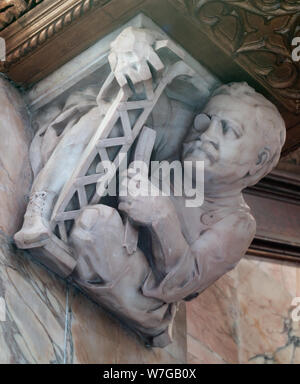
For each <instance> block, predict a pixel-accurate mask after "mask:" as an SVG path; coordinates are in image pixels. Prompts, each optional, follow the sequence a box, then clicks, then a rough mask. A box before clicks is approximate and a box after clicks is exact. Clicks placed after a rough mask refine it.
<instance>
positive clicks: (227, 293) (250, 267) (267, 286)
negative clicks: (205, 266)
mask: <svg viewBox="0 0 300 384" xmlns="http://www.w3.org/2000/svg"><path fill="white" fill-rule="evenodd" d="M299 288H300V266H299V264H296V263H295V264H293V263H286V262H272V261H270V260H264V259H255V258H245V259H243V260H242V261H241V262H240V263H239V265H238V267H237V268H236V270H235V271H233V272H231V273H229V274H227V275H225V276H223V277H222V278H221V279H220V280H219V281H218V282H216V283H215V284H214V285H213V286H211V287H210V288H208V289H207V290H206V291H205V292H204V293H203V294H202V295H200V296H199V297H198V298H197V299H196V300H195V301H193V302H191V303H188V306H187V313H188V319H187V321H188V362H190V363H199V364H201V363H208V364H216V363H221V362H225V363H251V364H287V363H294V364H299V363H300V324H299V322H293V321H292V318H291V311H292V309H293V307H292V306H291V304H292V299H293V298H294V297H299V296H300V290H299Z"/></svg>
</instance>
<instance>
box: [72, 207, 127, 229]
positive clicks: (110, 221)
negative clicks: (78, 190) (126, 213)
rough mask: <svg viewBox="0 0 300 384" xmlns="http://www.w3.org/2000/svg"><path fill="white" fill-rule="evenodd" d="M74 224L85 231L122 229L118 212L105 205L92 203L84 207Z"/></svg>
mask: <svg viewBox="0 0 300 384" xmlns="http://www.w3.org/2000/svg"><path fill="white" fill-rule="evenodd" d="M76 225H77V226H79V227H80V228H81V229H84V230H86V231H91V232H94V231H97V233H99V230H100V231H102V230H104V231H105V230H108V229H109V228H112V227H113V228H114V229H115V230H119V231H123V222H122V219H121V216H120V214H119V212H118V211H117V210H116V209H114V208H111V207H109V206H107V205H101V204H99V205H93V206H88V207H86V208H84V210H83V211H82V213H81V214H80V216H79V217H78V219H77V220H76Z"/></svg>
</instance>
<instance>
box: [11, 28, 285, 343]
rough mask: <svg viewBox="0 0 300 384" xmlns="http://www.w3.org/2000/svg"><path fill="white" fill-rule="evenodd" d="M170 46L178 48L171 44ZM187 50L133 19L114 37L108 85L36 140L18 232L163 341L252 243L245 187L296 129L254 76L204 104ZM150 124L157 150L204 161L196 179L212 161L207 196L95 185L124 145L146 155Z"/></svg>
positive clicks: (149, 336) (56, 117)
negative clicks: (112, 190) (122, 192)
mask: <svg viewBox="0 0 300 384" xmlns="http://www.w3.org/2000/svg"><path fill="white" fill-rule="evenodd" d="M162 47H165V48H170V49H171V50H172V51H173V53H172V54H170V55H164V54H163V53H162V54H161V55H159V54H158V53H157V51H158V49H160V48H162ZM175 56H176V57H177V59H178V57H180V56H181V52H180V49H178V48H177V47H175V46H173V45H172V44H171V43H170V42H168V41H165V40H164V38H163V37H162V36H160V35H159V34H158V33H156V32H153V31H148V30H140V29H134V28H131V27H130V28H127V29H125V30H124V31H123V32H122V33H121V34H120V36H119V37H118V38H117V39H116V40H115V41H114V43H113V44H112V46H111V54H110V56H109V62H110V65H111V69H112V75H110V76H109V77H108V79H107V81H106V82H105V84H104V86H103V87H102V89H101V91H100V93H99V94H98V96H97V93H96V91H95V88H92V87H91V88H87V89H86V90H85V91H84V92H82V93H80V94H79V93H78V94H72V95H70V96H69V98H68V100H67V101H66V104H65V106H64V108H63V110H59V109H57V108H56V107H53V110H50V111H49V116H43V119H44V120H45V121H44V122H43V124H42V125H41V127H40V129H39V131H38V133H37V135H36V137H35V139H34V141H33V143H32V151H31V160H32V165H33V170H34V173H35V176H36V177H35V181H34V184H33V187H32V194H31V197H30V202H29V204H28V207H27V211H26V214H25V218H24V224H23V227H22V229H21V230H20V231H19V232H18V233H17V234H16V235H15V241H16V244H17V245H18V246H19V247H20V248H38V249H39V250H40V248H39V247H44V249H46V250H47V252H48V253H50V258H51V257H53V259H52V262H53V266H54V269H55V265H58V264H59V263H60V262H61V263H62V264H63V263H64V266H65V267H66V271H67V272H66V275H69V276H71V277H72V279H73V281H74V282H75V284H77V285H78V286H80V287H81V289H83V290H84V291H85V292H86V293H87V294H88V295H90V296H91V297H92V298H93V299H94V300H96V301H97V302H99V303H100V304H101V305H103V306H104V307H106V308H107V309H109V310H110V311H111V312H112V313H114V314H116V315H117V316H118V317H119V318H120V319H121V321H124V322H126V323H127V324H128V325H129V326H130V327H131V328H132V329H134V330H135V331H136V332H138V333H139V334H140V335H141V336H142V337H143V338H144V339H145V340H146V342H147V343H148V344H149V345H153V346H159V347H163V346H165V345H167V344H168V343H169V342H170V340H171V327H172V321H173V318H174V316H175V314H176V305H177V303H178V302H179V301H181V300H190V299H192V298H193V297H195V296H197V295H198V294H199V293H201V292H202V291H203V290H204V289H206V288H207V287H208V286H209V285H210V284H212V283H214V282H215V281H216V280H217V279H218V278H219V277H221V276H222V275H223V274H225V273H226V272H228V271H229V270H231V269H232V268H234V266H235V265H236V264H237V263H238V261H239V260H240V259H241V258H242V257H243V255H244V254H245V252H246V251H247V249H248V247H249V245H250V243H251V241H252V239H253V237H254V234H255V220H254V218H253V217H252V215H251V213H250V210H249V207H248V206H247V205H246V203H245V201H244V199H243V195H242V190H243V189H244V188H245V187H247V186H249V185H253V184H255V183H256V182H258V181H259V180H260V179H261V178H262V177H264V176H265V175H266V174H267V173H268V172H270V171H271V170H272V169H273V167H275V165H276V164H277V162H278V160H279V157H280V152H281V148H282V145H283V143H284V140H285V126H284V122H283V119H282V118H281V116H280V114H279V112H278V111H277V109H276V107H275V106H274V105H273V104H272V103H270V102H269V101H268V100H266V99H265V98H264V97H263V96H262V95H260V94H258V93H256V92H255V91H254V89H252V88H251V87H249V86H248V85H247V84H246V83H235V84H229V85H224V86H221V87H220V88H218V89H217V90H216V91H215V92H214V93H213V95H212V97H211V99H210V101H209V102H208V104H207V105H206V106H205V108H204V109H203V111H202V112H201V113H199V111H198V110H197V105H195V103H194V101H193V100H191V99H195V95H197V83H196V81H194V79H193V73H192V71H189V70H188V68H186V66H184V65H183V64H182V62H179V63H178V62H177V63H175V64H174V57H175ZM177 59H176V60H175V61H177ZM168 68H171V70H170V71H169V72H164V71H167V70H168ZM166 73H167V75H166ZM178 76H179V83H176V80H175V82H174V81H173V80H174V79H176V78H178ZM172 81H173V82H172ZM166 84H169V86H167V87H166ZM119 87H121V91H119ZM189 99H190V102H189ZM130 103H131V104H130ZM200 104H201V102H200V100H199V105H200ZM126 108H127V109H126ZM124 110H125V113H124ZM141 111H142V112H141ZM117 117H120V119H119V120H118V119H117ZM99 124H100V128H99ZM144 125H145V126H147V127H150V128H151V129H152V130H154V136H153V135H152V136H151V133H150V136H148V137H147V135H146V136H144V138H145V137H147V139H146V142H147V143H148V144H149V142H150V141H151V140H152V139H153V143H154V139H155V137H156V139H155V143H154V148H153V151H152V160H153V159H156V160H169V161H171V160H174V159H180V160H182V161H192V162H193V167H194V168H195V169H194V170H192V171H193V172H192V171H191V173H190V174H189V175H187V177H189V178H190V180H193V178H194V172H195V171H196V172H197V169H196V168H197V163H196V161H199V160H201V161H204V181H205V184H204V203H203V205H202V206H201V207H193V208H189V207H186V204H185V199H186V196H184V195H183V196H181V197H180V196H173V195H171V196H170V197H166V196H142V195H141V194H140V195H139V194H138V195H136V194H135V193H133V191H132V190H131V188H130V187H129V194H128V196H119V197H117V198H116V199H112V200H111V201H110V202H109V204H108V205H107V204H105V201H104V200H103V199H102V196H100V195H97V192H96V193H95V189H92V188H91V190H89V189H88V188H87V189H85V187H87V186H89V187H92V182H91V180H93V183H94V184H95V183H96V184H97V182H98V180H99V176H100V175H101V172H103V169H101V165H99V164H101V160H104V159H105V158H106V159H110V160H111V159H112V158H115V157H116V153H117V152H116V146H117V145H120V146H122V150H121V152H122V151H125V152H126V151H127V152H128V153H131V156H133V155H134V151H133V150H132V149H131V148H133V147H131V144H132V143H133V142H134V140H135V139H136V138H137V140H139V133H140V132H141V129H142V127H143V126H144ZM122 129H123V130H124V132H125V136H121V135H122ZM105 132H106V133H107V136H105V135H104V133H105ZM144 132H146V131H142V134H141V135H143V134H145V133H144ZM109 140H110V141H109ZM139 143H140V144H139ZM147 143H146V144H147ZM144 144H145V142H144ZM139 145H141V148H142V147H143V142H138V144H137V146H139ZM149 145H150V144H149ZM151 150H152V147H151ZM151 150H150V154H151ZM146 152H147V149H145V153H146ZM96 154H98V155H100V162H99V160H98V162H97V161H95V159H96V157H95V156H96ZM149 156H150V155H149V153H148V154H145V157H148V160H149ZM95 175H96V176H97V178H95V177H94V176H95ZM128 177H129V179H130V177H132V176H130V174H129V176H128ZM87 180H90V181H87ZM149 183H150V181H149ZM129 185H130V183H129ZM74 191H75V192H77V197H78V200H79V208H78V206H77V207H76V203H75V198H74ZM67 204H69V209H67ZM72 204H73V205H72ZM70 219H74V224H73V226H68V225H67V224H66V222H67V220H70ZM55 231H56V232H55ZM137 233H138V246H134V241H137ZM54 234H55V236H54ZM135 236H136V239H135V240H134V237H135ZM128 237H129V238H130V239H132V238H133V246H132V247H130V246H128V243H126V242H125V243H124V238H125V239H126V238H128ZM54 238H55V239H54ZM63 242H64V244H65V245H66V244H67V246H66V248H64V246H62V243H63ZM49 244H51V246H50V245H49ZM47 247H48V248H47ZM59 247H60V248H59ZM58 248H59V249H60V253H59V252H58V251H57V249H58ZM70 249H71V251H70ZM68 252H69V253H70V254H71V256H72V257H71V259H72V260H73V261H71V262H70V263H69V261H68V262H66V259H64V258H65V257H66V258H67V255H68V254H69V253H68ZM58 253H59V255H58ZM38 255H39V256H40V257H41V252H40V251H39V253H38ZM51 255H52V256H51ZM48 257H49V255H48Z"/></svg>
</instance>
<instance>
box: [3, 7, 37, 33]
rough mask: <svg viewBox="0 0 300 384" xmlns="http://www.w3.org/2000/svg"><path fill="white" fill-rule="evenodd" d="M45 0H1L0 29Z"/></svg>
mask: <svg viewBox="0 0 300 384" xmlns="http://www.w3.org/2000/svg"><path fill="white" fill-rule="evenodd" d="M42 1H43V0H0V31H2V30H3V29H4V28H5V27H7V26H8V25H9V24H11V23H12V22H13V21H15V20H17V19H18V18H19V17H20V16H22V15H23V14H24V13H25V12H27V11H29V10H30V9H32V8H34V7H35V6H36V5H37V4H39V3H41V2H42Z"/></svg>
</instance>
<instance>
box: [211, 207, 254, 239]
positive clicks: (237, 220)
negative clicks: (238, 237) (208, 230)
mask: <svg viewBox="0 0 300 384" xmlns="http://www.w3.org/2000/svg"><path fill="white" fill-rule="evenodd" d="M215 227H216V229H218V230H219V229H223V230H225V231H228V232H232V231H236V233H239V234H241V233H247V234H248V235H249V237H250V236H252V237H253V236H254V235H255V232H256V221H255V219H254V217H253V216H252V214H251V212H250V210H249V209H246V208H245V209H244V208H239V209H237V210H236V211H233V212H231V213H230V214H228V215H227V216H225V217H224V218H223V219H222V220H221V221H219V222H218V223H217V224H216V226H215Z"/></svg>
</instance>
